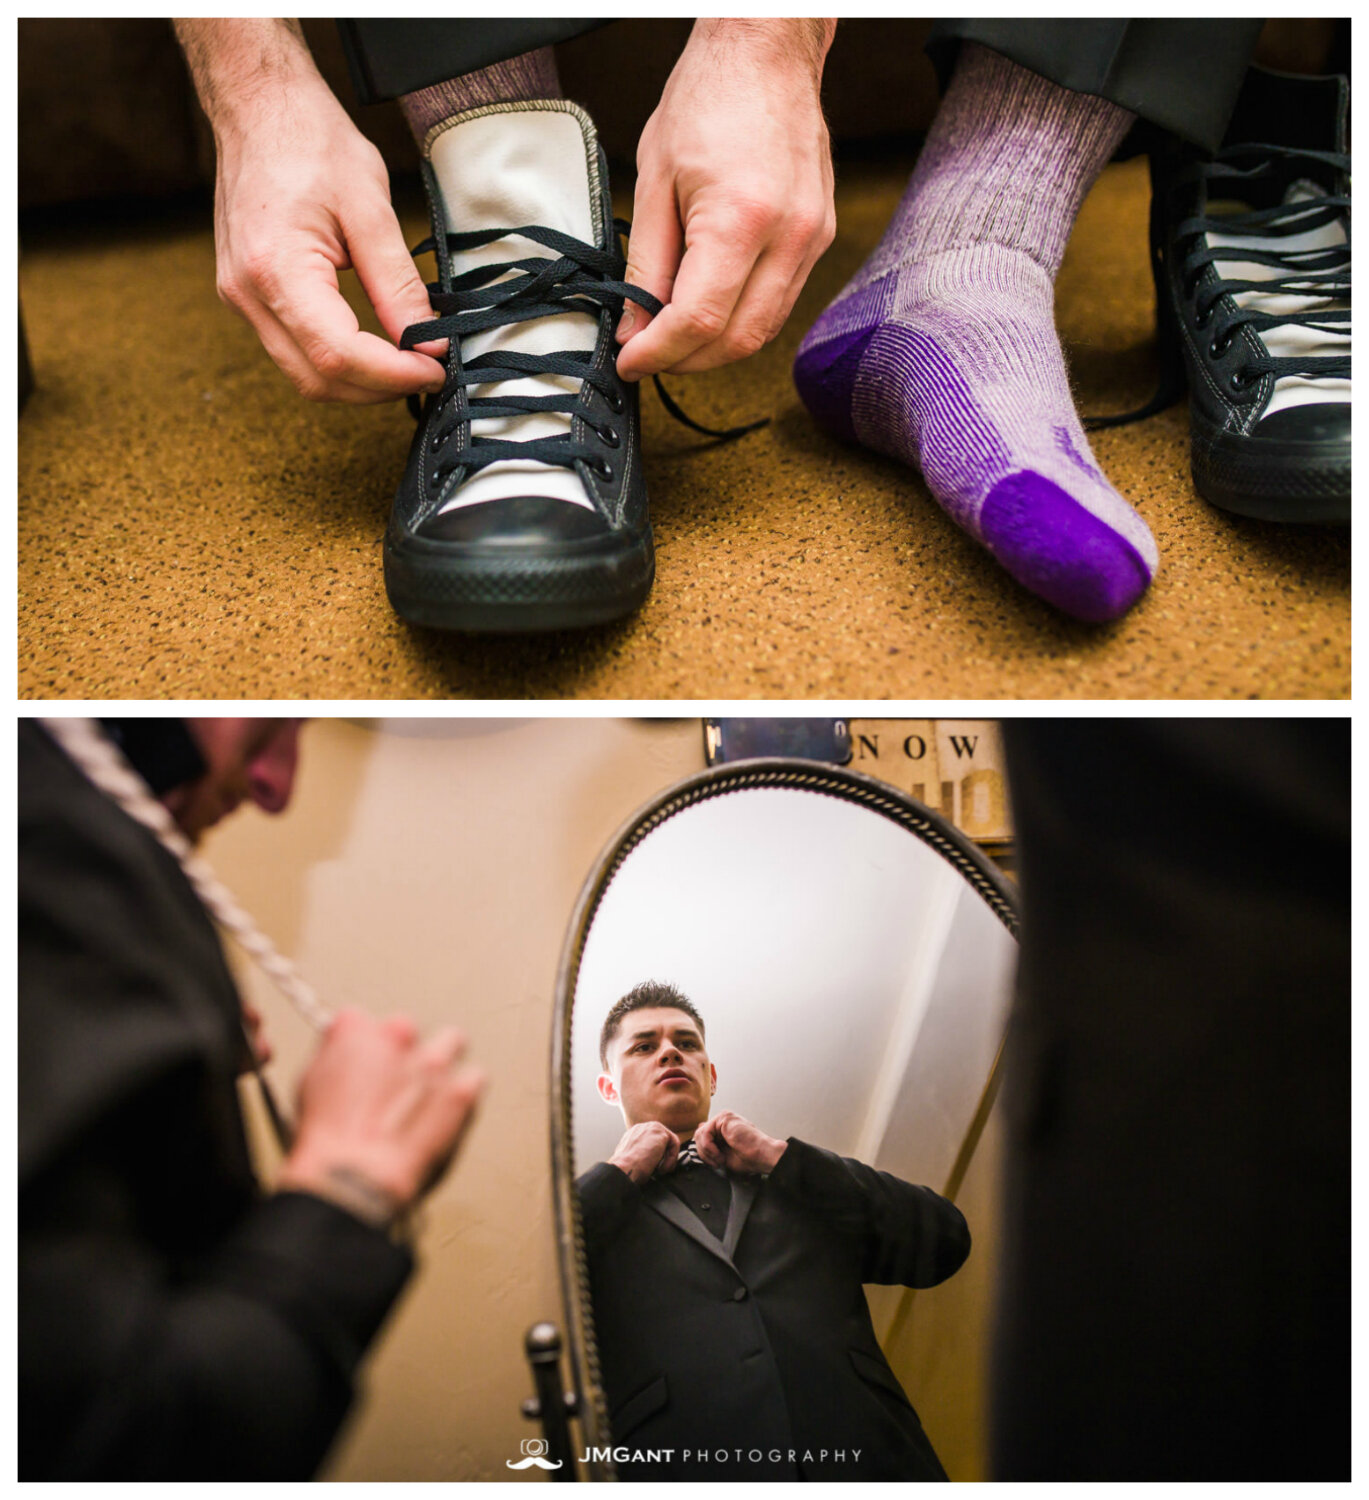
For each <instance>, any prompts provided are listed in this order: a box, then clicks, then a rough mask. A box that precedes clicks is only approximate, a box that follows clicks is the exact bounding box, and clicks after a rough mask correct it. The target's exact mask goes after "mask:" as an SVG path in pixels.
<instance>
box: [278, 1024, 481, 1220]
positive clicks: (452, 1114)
mask: <svg viewBox="0 0 1369 1500" xmlns="http://www.w3.org/2000/svg"><path fill="white" fill-rule="evenodd" d="M465 1050H466V1040H465V1038H464V1037H463V1036H462V1034H461V1033H460V1032H459V1031H457V1030H456V1029H455V1028H454V1027H448V1028H447V1029H445V1030H443V1031H439V1032H437V1033H436V1034H435V1035H434V1036H432V1037H431V1038H429V1040H428V1041H426V1042H420V1041H419V1039H418V1030H417V1028H416V1027H415V1025H414V1023H413V1022H412V1021H410V1020H408V1019H407V1018H405V1017H393V1018H391V1019H389V1020H384V1021H379V1020H376V1019H375V1018H374V1017H371V1016H368V1015H364V1014H363V1013H362V1012H361V1011H355V1010H344V1011H340V1012H339V1013H338V1015H337V1016H336V1018H335V1019H334V1021H333V1023H332V1025H331V1026H330V1027H329V1028H328V1030H327V1032H326V1033H325V1034H324V1038H323V1044H322V1045H321V1046H320V1048H319V1050H318V1053H317V1055H316V1056H315V1058H314V1060H313V1062H312V1063H310V1065H309V1067H308V1069H307V1070H306V1072H305V1074H304V1078H303V1079H302V1081H301V1083H300V1092H299V1117H298V1124H297V1130H296V1138H295V1145H294V1147H293V1149H292V1150H291V1152H290V1155H289V1157H288V1159H287V1160H286V1162H285V1165H284V1166H283V1167H282V1169H281V1173H280V1178H279V1185H280V1187H282V1188H285V1189H295V1190H297V1191H300V1192H306V1193H315V1194H317V1195H318V1196H319V1197H321V1198H328V1199H331V1200H332V1201H334V1202H338V1203H341V1204H342V1205H343V1206H344V1207H346V1208H350V1209H353V1211H354V1212H357V1213H358V1215H359V1217H362V1218H370V1219H372V1220H373V1221H374V1222H377V1223H385V1222H388V1220H389V1219H390V1218H392V1217H394V1216H395V1215H396V1214H399V1213H402V1212H404V1210H406V1209H407V1208H409V1207H411V1206H412V1205H413V1204H414V1203H416V1202H417V1201H418V1199H419V1198H421V1197H422V1196H423V1195H424V1194H425V1193H427V1192H428V1191H429V1190H430V1189H431V1188H433V1187H434V1186H435V1185H436V1184H437V1182H438V1181H439V1179H440V1178H441V1177H442V1174H443V1173H444V1172H445V1171H446V1170H447V1168H448V1166H449V1165H450V1164H451V1161H452V1158H453V1156H454V1155H455V1153H456V1149H457V1147H458V1145H459V1144H460V1142H461V1136H462V1133H463V1132H464V1130H465V1129H466V1126H467V1125H468V1124H469V1123H470V1119H471V1116H472V1114H473V1113H474V1112H475V1106H476V1102H477V1100H478V1099H479V1097H480V1093H481V1090H482V1089H483V1088H484V1085H485V1078H484V1074H483V1073H481V1072H480V1070H479V1069H477V1068H472V1067H461V1066H458V1064H459V1063H460V1059H461V1056H462V1054H463V1053H464V1052H465ZM368 1202H369V1203H370V1204H372V1205H373V1207H374V1212H368V1211H367V1204H368Z"/></svg>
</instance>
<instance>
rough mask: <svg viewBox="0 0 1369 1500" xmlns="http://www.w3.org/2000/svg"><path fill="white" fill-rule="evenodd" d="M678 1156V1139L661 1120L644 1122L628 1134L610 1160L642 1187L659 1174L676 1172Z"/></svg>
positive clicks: (632, 1128)
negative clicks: (658, 1172)
mask: <svg viewBox="0 0 1369 1500" xmlns="http://www.w3.org/2000/svg"><path fill="white" fill-rule="evenodd" d="M679 1154H680V1138H679V1136H677V1135H676V1134H675V1132H674V1131H673V1130H668V1129H667V1128H666V1127H665V1126H664V1125H662V1124H661V1122H660V1121H659V1120H645V1121H643V1123H642V1124H640V1125H634V1126H632V1127H631V1129H629V1130H628V1131H627V1133H626V1134H625V1135H624V1136H623V1138H622V1140H621V1141H619V1142H618V1145H617V1148H616V1150H615V1151H614V1153H613V1155H612V1156H610V1157H609V1159H608V1160H609V1165H610V1166H612V1167H618V1168H619V1169H620V1170H621V1171H624V1172H626V1173H627V1175H628V1176H629V1177H630V1178H632V1180H633V1182H635V1183H636V1184H637V1186H638V1187H640V1186H641V1185H642V1183H644V1182H646V1181H647V1179H648V1178H650V1177H651V1176H653V1175H654V1174H655V1173H656V1172H657V1171H661V1172H673V1171H674V1170H675V1161H676V1158H677V1157H678V1156H679Z"/></svg>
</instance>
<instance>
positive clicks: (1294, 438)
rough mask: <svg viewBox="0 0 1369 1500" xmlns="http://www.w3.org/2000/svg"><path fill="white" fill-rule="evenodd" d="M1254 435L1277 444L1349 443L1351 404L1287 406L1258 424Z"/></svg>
mask: <svg viewBox="0 0 1369 1500" xmlns="http://www.w3.org/2000/svg"><path fill="white" fill-rule="evenodd" d="M1251 436H1252V437H1255V438H1258V439H1262V440H1267V441H1269V442H1275V443H1348V442H1349V441H1350V403H1349V402H1348V401H1315V402H1310V403H1308V404H1306V405H1303V406H1286V407H1284V409H1283V410H1282V411H1276V412H1271V413H1270V415H1269V416H1267V417H1262V418H1261V419H1260V420H1259V421H1258V422H1256V424H1255V427H1254V430H1253V432H1252V433H1251Z"/></svg>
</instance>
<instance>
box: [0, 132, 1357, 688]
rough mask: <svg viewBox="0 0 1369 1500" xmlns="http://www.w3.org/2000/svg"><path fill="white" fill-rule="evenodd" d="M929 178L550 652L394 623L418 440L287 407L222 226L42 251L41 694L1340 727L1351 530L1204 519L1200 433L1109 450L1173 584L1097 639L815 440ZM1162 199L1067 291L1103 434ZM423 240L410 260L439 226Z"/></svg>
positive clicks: (1157, 589) (720, 410)
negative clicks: (1281, 720) (1286, 706)
mask: <svg viewBox="0 0 1369 1500" xmlns="http://www.w3.org/2000/svg"><path fill="white" fill-rule="evenodd" d="M907 167H908V163H907V162H903V163H895V164H893V165H881V164H870V163H866V164H863V165H860V166H847V167H845V168H844V169H843V171H842V172H841V174H840V179H839V188H838V211H839V215H840V220H841V232H840V235H839V238H838V240H837V242H836V244H835V245H834V246H833V247H832V249H831V250H830V251H829V252H828V254H827V255H826V257H825V258H824V259H823V261H822V262H821V263H820V264H819V266H818V268H817V270H816V271H815V272H814V274H813V276H812V278H811V280H810V282H809V285H808V287H807V289H806V291H805V293H804V296H803V298H802V300H801V301H800V303H799V306H798V308H797V310H796V312H795V315H794V317H793V318H792V319H791V320H790V325H789V327H788V328H787V329H786V330H785V332H784V333H783V334H782V335H781V337H780V338H779V339H778V340H777V341H776V342H775V343H774V344H773V345H772V346H771V347H770V348H768V349H767V350H765V351H764V352H763V353H761V354H760V355H758V356H756V357H755V358H754V359H752V360H749V361H747V362H746V363H745V364H743V365H740V366H735V367H733V368H731V369H727V370H722V371H718V372H714V373H712V374H709V375H705V376H695V377H691V378H680V379H676V380H675V381H673V382H671V389H672V394H674V395H675V396H676V397H677V398H678V399H679V400H681V401H682V402H683V404H684V405H685V407H686V408H687V409H688V410H689V411H690V413H691V414H692V415H694V416H696V417H697V418H698V419H699V420H700V421H703V422H705V423H709V424H711V425H715V426H716V425H723V424H728V423H733V422H740V421H744V420H750V419H751V418H753V417H757V416H761V415H765V414H767V413H769V414H771V415H772V416H773V418H774V420H773V422H772V423H771V425H770V426H769V427H768V428H766V429H764V430H763V431H761V432H759V433H755V434H752V435H751V436H748V437H746V438H744V439H742V440H741V441H739V442H736V443H733V444H730V445H725V446H715V445H711V444H710V443H709V442H708V441H707V440H705V439H699V438H696V437H695V436H694V435H693V434H691V433H689V432H688V431H687V430H686V429H684V428H681V427H678V426H677V425H676V424H675V423H674V422H673V421H671V420H670V418H669V417H668V416H667V415H666V414H665V412H664V411H663V410H662V408H661V406H660V404H659V402H658V401H657V399H656V396H655V394H654V392H652V391H650V390H647V391H645V392H644V393H643V414H644V431H645V443H646V449H645V463H646V470H647V477H648V481H649V486H650V492H651V497H652V517H653V525H654V528H655V533H656V545H657V580H656V587H655V591H654V593H653V594H652V597H651V599H650V600H649V601H648V603H647V605H646V606H645V608H644V609H643V610H642V611H641V612H640V613H639V614H638V615H637V616H635V617H634V618H632V619H630V620H628V621H626V622H623V623H620V624H618V625H615V626H611V627H605V628H600V629H597V630H594V631H591V632H588V633H586V634H583V635H570V634H558V635H553V636H546V637H541V638H537V637H533V638H525V639H507V638H503V639H500V638H474V637H461V636H454V635H446V634H442V633H439V632H434V631H427V630H416V629H413V628H411V627H409V626H407V625H405V624H403V623H402V622H401V621H399V620H398V619H397V618H396V617H395V616H394V615H393V614H392V613H391V611H390V609H389V606H388V604H387V602H386V598H385V592H384V586H383V583H382V581H381V569H380V548H381V538H382V535H383V533H384V529H385V522H386V518H387V515H388V511H389V503H390V497H391V494H392V493H393V489H394V486H395V483H396V481H397V479H398V476H399V472H400V470H401V468H402V466H403V462H404V456H405V453H406V451H407V448H408V443H409V437H410V433H411V423H410V419H409V416H408V414H407V412H406V411H405V409H404V407H403V406H402V405H395V406H391V407H385V408H375V407H372V408H366V409H361V410H355V409H343V408H339V407H316V406H310V405H308V404H306V403H305V402H303V401H300V400H299V399H298V398H297V397H296V396H295V395H294V393H293V392H292V390H291V389H290V388H289V386H288V385H287V384H286V382H285V380H284V378H283V377H282V376H280V375H278V374H277V372H276V370H275V368H274V366H273V365H271V363H270V362H269V361H268V360H267V358H266V356H265V355H264V354H263V353H262V352H261V350H260V348H259V346H258V344H257V342H256V339H255V336H254V335H253V334H252V333H251V331H250V330H249V329H248V327H247V326H246V324H244V323H242V322H240V321H239V320H238V319H237V317H236V316H235V315H234V314H232V313H230V312H229V311H228V310H227V309H225V308H223V307H222V306H220V304H219V303H218V301H217V300H216V298H215V295H214V269H213V239H212V231H211V228H210V224H209V218H208V214H207V212H202V211H198V210H196V211H182V212H179V213H172V214H168V213H166V212H163V213H161V214H160V216H159V217H157V218H156V219H155V220H152V221H149V222H146V223H144V224H142V225H141V226H139V227H127V226H124V227H111V226H110V225H109V224H106V223H101V224H98V225H97V227H96V228H95V229H93V230H91V229H87V230H86V231H84V232H78V231H77V230H75V229H74V228H73V227H71V226H70V225H68V226H66V227H58V226H54V225H51V224H49V225H46V226H39V227H33V226H29V227H28V228H26V230H25V232H24V235H23V255H22V259H21V265H20V291H21V297H22V303H23V311H24V317H25V321H26V324H27V330H28V335H29V341H30V346H31V349H32V355H33V361H34V368H35V374H36V378H37V382H38V390H37V392H36V394H35V395H34V396H33V398H32V399H31V401H30V403H29V405H28V408H27V409H26V411H25V412H24V414H23V416H22V418H21V420H20V423H19V552H18V557H19V578H18V601H19V634H18V641H19V691H20V693H21V694H22V695H23V696H25V697H28V698H72V697H78V698H109V697H114V698H153V699H155V698H166V697H174V698H205V699H210V698H315V699H317V698H348V699H353V698H362V699H364V698H385V699H410V698H412V699H422V698H447V697H450V698H525V697H545V698H572V697H575V698H643V699H650V698H662V699H697V698H706V699H714V698H796V699H802V698H809V697H821V698H975V699H998V698H1009V699H1012V698H1023V699H1047V698H1146V699H1168V698H1226V699H1230V698H1323V697H1324V698H1342V697H1347V696H1348V695H1349V692H1350V539H1349V534H1348V532H1346V531H1343V530H1342V531H1336V530H1331V529H1323V528H1318V529H1308V530H1304V529H1294V528H1289V527H1278V526H1273V525H1268V524H1263V523H1258V522H1254V521H1244V520H1240V519H1238V518H1236V517H1233V516H1228V515H1226V514H1224V513H1223V512H1221V511H1218V510H1214V509H1212V508H1211V507H1209V506H1207V505H1206V504H1205V503H1204V502H1203V501H1202V500H1200V499H1199V498H1198V497H1197V495H1196V494H1195V493H1194V490H1193V487H1192V482H1191V480H1190V478H1189V473H1188V427H1187V415H1186V412H1185V410H1184V409H1183V408H1182V407H1179V408H1176V409H1174V410H1172V411H1169V412H1166V413H1164V414H1162V415H1161V416H1159V417H1156V418H1152V419H1151V420H1150V421H1148V422H1146V423H1143V424H1141V425H1139V426H1134V427H1130V428H1123V429H1120V430H1115V431H1111V432H1104V433H1101V434H1099V435H1098V436H1097V438H1096V440H1095V452H1096V454H1097V457H1098V459H1099V461H1100V463H1101V465H1102V467H1103V468H1104V469H1105V470H1106V472H1107V474H1108V475H1109V477H1110V478H1111V479H1112V480H1113V482H1114V483H1115V484H1116V485H1117V486H1118V488H1119V489H1120V490H1121V491H1122V492H1123V494H1125V495H1127V496H1128V497H1129V498H1130V499H1131V500H1132V502H1133V503H1134V504H1135V505H1136V506H1137V508H1138V509H1139V510H1140V512H1141V514H1142V515H1143V516H1144V517H1145V518H1146V520H1147V521H1148V522H1149V524H1150V526H1151V528H1152V530H1153V531H1154V533H1155V537H1156V540H1157V542H1158V543H1159V547H1160V554H1161V568H1160V573H1159V575H1158V577H1157V579H1156V582H1155V585H1154V586H1153V588H1152V589H1151V591H1150V593H1149V595H1148V596H1147V598H1146V599H1145V600H1144V601H1143V602H1142V603H1141V604H1140V605H1139V606H1138V607H1137V608H1136V609H1135V610H1134V611H1133V612H1132V613H1131V614H1130V615H1129V616H1128V617H1127V618H1126V619H1125V620H1122V621H1120V622H1118V623H1116V624H1114V625H1110V626H1106V627H1101V628H1100V627H1095V626H1086V625H1081V624H1077V623H1075V622H1073V621H1070V620H1068V619H1065V618H1063V617H1062V616H1060V615H1058V614H1057V613H1055V612H1054V611H1053V610H1052V609H1051V608H1050V607H1049V606H1048V605H1046V604H1044V603H1042V602H1040V601H1039V600H1037V599H1036V598H1034V597H1033V596H1032V595H1030V594H1028V593H1027V592H1025V591H1024V590H1023V589H1022V588H1020V587H1019V586H1018V585H1017V584H1015V583H1014V582H1013V581H1012V580H1011V579H1010V578H1008V577H1007V575H1006V574H1005V573H1003V572H1002V571H1001V570H1000V569H999V568H998V566H997V565H996V564H995V563H994V562H993V561H992V559H990V558H989V557H988V555H987V554H986V553H984V552H983V551H981V550H980V549H979V548H978V547H977V546H976V545H975V544H974V543H972V542H971V541H970V540H969V539H968V538H967V537H965V536H964V535H963V534H962V533H961V532H960V531H959V530H957V529H956V528H955V527H954V526H953V525H952V524H951V523H950V522H949V521H948V520H947V519H946V518H945V517H944V516H943V515H942V513H941V511H940V510H939V509H938V508H937V507H936V505H935V504H934V503H933V502H932V501H931V499H930V498H929V496H928V494H927V492H926V490H925V488H924V487H923V485H922V483H921V481H920V479H919V478H918V477H917V476H916V475H915V474H913V473H911V472H909V471H908V470H905V469H903V468H901V467H899V466H898V465H896V464H894V463H893V462H891V461H888V460H885V459H882V458H879V457H876V456H874V455H871V454H867V453H864V452H862V451H859V450H857V449H854V448H849V447H846V446H843V445H842V444H840V443H838V442H835V441H833V440H831V439H829V438H828V437H826V436H825V435H824V434H822V433H821V432H819V431H818V430H817V429H816V428H815V427H814V426H813V425H812V424H811V423H810V421H809V420H808V418H807V416H806V414H805V412H804V411H803V409H802V407H801V406H800V405H799V402H798V399H797V397H796V396H795V394H794V391H793V388H792V386H791V384H790V381H789V365H790V362H791V360H792V357H793V353H794V349H795V347H796V346H797V344H798V341H799V339H800V337H801V336H802V333H803V331H804V329H806V328H807V326H808V324H809V323H810V322H811V321H812V319H813V318H814V317H815V316H816V315H817V313H818V312H819V311H821V309H822V307H823V306H824V305H825V303H826V301H827V300H828V299H829V298H830V297H831V296H832V295H833V294H834V293H835V292H836V291H837V290H838V289H839V288H840V286H841V285H842V284H843V282H844V281H845V279H846V277H847V276H848V275H849V274H850V272H851V271H852V270H854V268H855V267H856V265H858V264H859V262H860V261H861V259H862V258H863V257H864V255H865V253H866V252H867V251H868V249H869V248H870V247H871V246H872V245H873V244H874V242H875V241H876V239H877V238H878V236H879V234H880V232H881V230H882V228H883V226H884V224H885V222H886V221H887V219H888V216H889V214H890V213H891V211H892V209H893V207H894V205H895V203H896V202H897V199H898V196H899V193H900V191H901V188H902V184H903V181H904V178H905V176H906V171H907ZM1147 193H1148V189H1147V184H1146V175H1145V166H1144V163H1143V162H1141V161H1137V162H1133V163H1126V164H1122V165H1118V166H1113V167H1110V168H1109V169H1108V170H1107V171H1106V172H1105V173H1104V175H1103V177H1102V179H1101V180H1100V182H1099V184H1098V186H1097V188H1096V189H1095V190H1094V192H1093V194H1092V195H1091V196H1090V198H1089V200H1088V202H1087V203H1086V205H1085V207H1084V211H1083V214H1082V216H1081V218H1080V222H1079V225H1078V228H1077V230H1076V232H1075V235H1074V238H1073V240H1072V242H1071V245H1070V249H1069V252H1068V255H1067V257H1066V260H1065V266H1064V269H1063V271H1062V273H1061V277H1060V283H1059V318H1060V324H1061V327H1062V330H1063V332H1064V335H1065V337H1066V340H1067V343H1068V346H1069V354H1070V360H1071V368H1072V371H1073V375H1074V380H1075V384H1076V388H1077V391H1078V393H1079V396H1080V402H1081V406H1082V408H1083V409H1084V410H1085V411H1086V412H1098V411H1117V410H1125V409H1128V408H1129V407H1132V406H1136V405H1139V404H1140V403H1141V401H1143V400H1144V399H1145V398H1146V397H1147V396H1148V395H1149V393H1150V388H1151V384H1152V380H1153V364H1152V358H1151V350H1150V340H1151V319H1152V311H1151V309H1152V297H1151V294H1150V291H1149V272H1148V270H1147V265H1146V249H1145V220H1146V204H1147ZM627 208H628V205H627V204H623V205H622V209H624V210H626V209H627ZM402 216H403V218H404V221H405V228H406V231H407V232H409V234H410V237H411V242H414V241H417V239H419V238H420V237H421V236H422V234H423V233H425V232H426V225H425V224H424V223H423V214H422V208H421V204H420V203H418V202H417V201H415V200H410V201H409V202H408V204H407V206H406V207H405V208H404V211H403V215H402ZM347 279H348V281H349V282H351V278H350V277H348V278H347ZM352 290H353V291H355V290H356V288H355V283H352ZM358 302H359V298H358ZM359 305H360V303H359ZM369 326H372V327H374V326H375V325H374V323H373V322H370V324H369Z"/></svg>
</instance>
